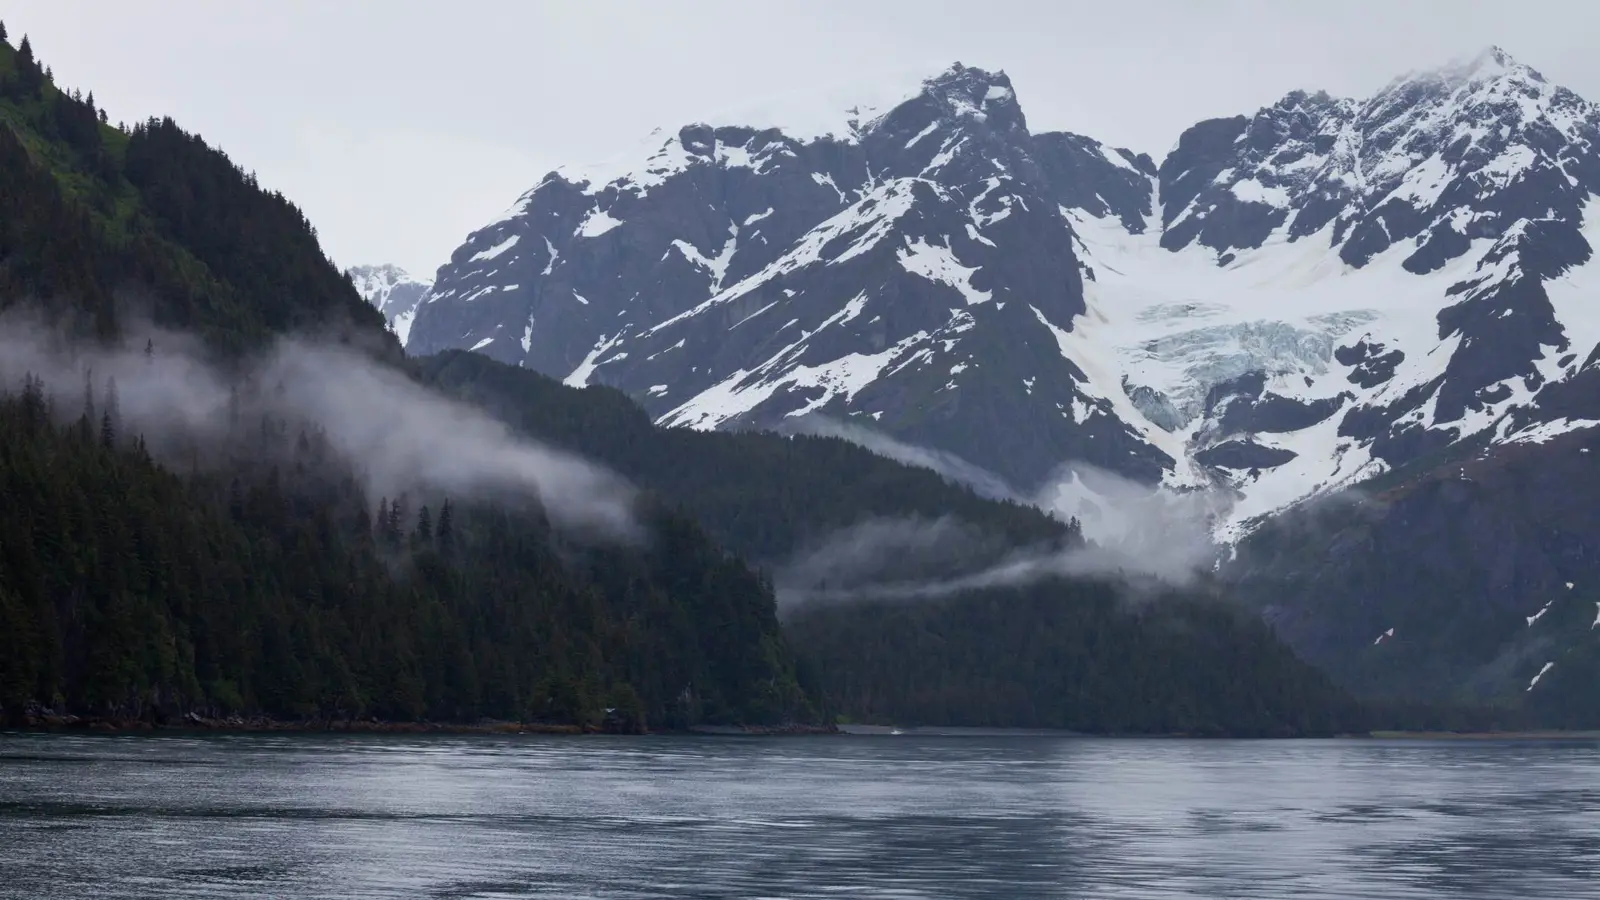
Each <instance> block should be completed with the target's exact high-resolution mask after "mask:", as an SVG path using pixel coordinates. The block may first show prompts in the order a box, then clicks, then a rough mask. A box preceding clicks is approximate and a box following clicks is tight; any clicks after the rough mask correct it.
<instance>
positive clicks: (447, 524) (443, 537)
mask: <svg viewBox="0 0 1600 900" xmlns="http://www.w3.org/2000/svg"><path fill="white" fill-rule="evenodd" d="M435 534H437V536H438V540H437V543H438V547H439V552H440V553H442V554H444V555H446V556H449V555H450V552H451V551H452V550H454V549H455V541H456V527H455V513H454V510H453V509H452V507H451V506H450V498H448V497H446V498H445V501H444V505H442V506H440V507H439V527H438V528H437V529H435Z"/></svg>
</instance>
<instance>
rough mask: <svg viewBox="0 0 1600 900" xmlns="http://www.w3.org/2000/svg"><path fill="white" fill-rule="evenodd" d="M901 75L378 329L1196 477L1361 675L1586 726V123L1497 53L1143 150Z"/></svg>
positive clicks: (976, 442)
mask: <svg viewBox="0 0 1600 900" xmlns="http://www.w3.org/2000/svg"><path fill="white" fill-rule="evenodd" d="M897 88H898V86H891V88H890V89H888V90H886V91H877V92H876V93H877V94H878V99H873V100H872V101H871V102H865V101H867V100H868V99H869V98H868V97H867V96H866V94H867V93H873V92H864V95H863V97H862V98H861V99H862V101H863V102H861V103H859V104H858V105H856V106H854V107H852V108H849V109H844V110H842V111H838V112H837V113H835V112H834V111H833V110H832V109H831V108H827V107H826V105H824V108H822V109H819V110H811V109H803V108H799V107H795V106H790V107H785V108H783V109H781V110H777V111H767V112H761V113H752V114H750V115H748V116H745V117H742V118H738V119H737V120H732V121H719V122H714V123H706V122H700V123H694V124H689V125H686V126H684V127H682V128H679V129H677V130H676V131H657V132H655V133H652V134H651V135H650V136H649V137H648V138H647V139H646V140H645V141H644V142H642V143H641V144H640V145H639V146H638V147H637V148H635V149H634V150H632V151H630V152H628V153H625V154H623V155H621V156H619V157H618V158H616V159H614V160H612V161H610V162H608V163H604V164H597V165H592V166H583V167H570V168H561V169H557V170H556V171H554V172H551V173H550V174H548V175H546V176H545V177H544V178H542V179H540V180H539V181H538V183H537V184H535V185H534V186H533V187H532V188H531V189H529V190H528V191H527V192H526V193H524V194H523V195H522V196H521V197H520V198H518V199H517V201H516V202H515V204H514V205H513V206H512V207H511V208H510V209H509V210H508V211H507V212H506V213H505V214H504V215H502V216H501V217H499V218H498V219H496V220H495V221H493V222H490V223H488V224H486V225H485V226H484V227H482V228H480V229H478V230H477V231H475V232H473V233H472V234H471V235H469V236H468V238H467V240H466V242H465V243H464V244H463V245H462V246H461V247H460V248H458V249H457V250H456V251H455V252H454V253H453V254H452V255H451V258H450V261H449V262H448V263H446V264H445V265H443V266H442V267H440V268H439V270H438V273H437V277H436V278H435V280H434V283H433V284H432V286H431V288H429V289H428V290H427V293H426V296H425V297H422V298H421V299H420V302H418V303H417V304H416V305H415V306H414V308H413V307H412V305H411V304H410V303H409V302H407V303H405V304H403V305H402V306H403V309H404V311H403V312H399V313H392V314H391V319H392V320H393V323H394V330H395V331H396V333H397V334H399V335H400V336H401V338H402V340H403V341H404V343H405V346H406V349H407V351H408V354H409V355H411V356H414V357H421V356H428V355H431V354H436V353H439V352H441V351H445V350H451V349H462V350H471V351H476V352H477V353H478V354H482V355H485V356H487V357H490V358H492V359H494V360H498V361H500V362H502V363H505V364H508V365H511V366H516V367H521V368H524V369H528V370H532V371H533V372H536V373H540V374H542V375H545V376H548V377H550V378H553V379H557V380H560V381H564V382H565V383H566V384H567V385H569V386H572V387H583V386H586V385H605V386H608V387H612V388H616V389H618V390H620V391H622V392H623V393H625V394H626V395H627V396H628V397H629V398H631V399H632V400H633V402H635V403H637V404H638V405H639V406H641V407H642V408H643V409H644V410H645V411H646V413H647V415H648V417H649V418H650V419H652V420H653V421H654V422H655V423H656V424H658V425H660V426H665V427H669V428H671V427H682V428H689V429H696V430H716V431H738V430H746V429H757V430H778V431H808V430H810V431H824V432H828V433H845V434H848V435H851V436H853V439H855V440H868V442H869V443H871V442H872V440H876V439H882V440H887V441H893V442H898V443H897V444H896V445H897V446H907V445H909V446H912V447H915V448H922V449H923V450H924V451H926V452H927V453H929V454H933V455H936V456H937V457H938V458H939V459H942V460H945V461H947V462H951V463H953V464H955V465H953V466H946V467H945V470H946V471H947V473H948V472H951V471H954V472H956V474H957V475H958V476H959V475H960V473H961V472H976V473H981V474H982V475H983V476H984V477H983V479H982V481H983V483H984V484H987V485H989V486H990V487H991V488H992V487H993V486H994V485H999V486H1000V487H999V489H998V490H988V491H986V493H989V494H991V495H993V494H1000V495H1002V496H1006V497H1010V498H1026V499H1028V500H1029V501H1030V502H1036V503H1038V504H1040V505H1042V506H1045V507H1046V508H1049V509H1052V510H1054V511H1058V512H1060V513H1063V514H1071V515H1078V516H1082V517H1083V519H1084V521H1085V527H1086V530H1087V531H1088V532H1089V533H1090V535H1091V536H1095V534H1096V528H1097V527H1099V526H1101V525H1102V524H1103V523H1102V521H1101V520H1102V518H1105V517H1107V516H1108V514H1110V513H1114V512H1116V507H1117V505H1118V503H1117V501H1116V500H1115V499H1114V498H1112V497H1111V496H1110V495H1109V494H1108V493H1107V492H1106V491H1105V490H1104V489H1103V486H1104V485H1105V484H1106V483H1107V481H1106V479H1105V477H1104V476H1103V475H1102V474H1100V473H1111V474H1112V475H1114V476H1117V478H1115V479H1113V481H1116V482H1123V481H1129V482H1132V483H1134V484H1136V485H1141V486H1143V489H1145V490H1148V491H1151V492H1156V493H1158V494H1160V495H1168V496H1189V497H1194V498H1200V499H1201V500H1202V502H1203V504H1204V506H1205V507H1206V509H1207V520H1206V525H1205V528H1206V530H1207V531H1208V532H1209V534H1210V536H1211V538H1212V539H1214V540H1215V542H1216V546H1217V548H1218V551H1219V552H1218V556H1217V562H1216V564H1215V566H1214V567H1212V568H1214V570H1215V571H1214V572H1213V573H1212V574H1213V575H1215V576H1217V577H1218V578H1219V579H1220V582H1221V583H1223V584H1227V585H1229V587H1228V590H1230V591H1232V592H1234V593H1235V594H1236V595H1237V596H1241V597H1244V598H1246V600H1247V602H1248V603H1249V604H1250V605H1252V606H1253V607H1255V608H1257V609H1259V610H1260V611H1261V612H1263V613H1264V614H1265V615H1266V616H1267V618H1268V620H1269V621H1271V622H1272V623H1273V624H1274V625H1275V626H1276V627H1277V629H1278V631H1279V633H1280V634H1281V635H1282V636H1284V637H1285V638H1287V639H1288V640H1289V641H1290V643H1291V644H1292V645H1293V646H1294V647H1295V648H1296V649H1297V650H1298V651H1299V652H1300V653H1301V654H1302V655H1304V656H1306V657H1307V658H1308V659H1310V660H1311V661H1312V662H1315V663H1317V664H1319V665H1321V666H1323V667H1325V668H1326V669H1327V670H1328V671H1329V672H1331V673H1332V674H1333V675H1334V676H1335V678H1336V679H1337V680H1338V681H1340V682H1342V683H1344V684H1345V685H1346V686H1348V687H1352V688H1354V689H1356V690H1358V691H1360V692H1361V693H1363V694H1366V695H1368V696H1378V697H1384V698H1388V699H1400V700H1411V699H1417V700H1426V701H1429V702H1437V701H1452V702H1455V701H1459V702H1471V703H1480V702H1486V701H1493V702H1501V701H1506V702H1511V703H1514V704H1520V703H1522V702H1523V700H1524V699H1525V698H1533V697H1535V696H1537V697H1539V698H1543V697H1544V696H1545V695H1549V697H1552V698H1557V697H1559V698H1562V699H1561V700H1560V702H1556V701H1555V700H1544V699H1539V700H1538V701H1537V702H1538V703H1545V704H1546V706H1545V707H1543V708H1544V710H1545V713H1547V715H1546V718H1547V719H1552V718H1553V719H1559V720H1561V721H1563V722H1569V723H1570V722H1576V721H1580V720H1582V721H1588V720H1589V719H1596V720H1597V721H1600V718H1596V717H1597V716H1600V693H1597V692H1596V690H1595V688H1594V684H1595V679H1594V677H1593V673H1594V671H1596V668H1597V667H1600V649H1597V644H1600V629H1597V628H1596V626H1595V624H1591V621H1592V620H1593V621H1596V622H1597V623H1600V620H1594V614H1595V611H1596V606H1595V604H1596V601H1597V599H1600V592H1596V591H1595V590H1594V586H1595V585H1600V563H1597V562H1596V559H1597V558H1600V557H1597V553H1596V550H1597V549H1600V547H1597V544H1600V520H1597V519H1596V517H1595V514H1594V513H1593V512H1591V511H1592V510H1594V509H1596V508H1597V502H1596V501H1600V497H1597V496H1595V495H1596V494H1597V493H1600V491H1597V489H1596V488H1594V487H1591V485H1596V484H1600V480H1596V479H1595V478H1594V477H1593V473H1592V471H1591V470H1590V469H1588V466H1589V465H1591V464H1592V463H1591V461H1590V457H1589V456H1588V455H1587V452H1588V447H1587V446H1586V445H1585V441H1586V440H1587V436H1588V433H1589V432H1588V429H1590V428H1592V427H1593V426H1595V425H1597V424H1600V382H1597V379H1600V366H1597V364H1600V310H1597V309H1596V308H1595V307H1594V303H1595V301H1596V300H1597V299H1600V297H1597V296H1596V293H1597V291H1600V271H1597V270H1596V266H1597V265H1600V264H1597V263H1595V262H1594V261H1593V251H1592V241H1593V240H1594V239H1595V238H1596V236H1597V235H1600V225H1597V221H1600V207H1596V206H1595V205H1594V204H1593V203H1592V200H1593V198H1594V197H1595V196H1596V195H1597V194H1600V107H1596V106H1595V105H1594V104H1592V103H1590V102H1588V101H1586V100H1584V99H1583V98H1581V97H1579V96H1577V95H1575V94H1574V93H1573V92H1571V91H1569V90H1567V89H1565V88H1563V87H1560V86H1558V85H1556V84H1553V83H1551V82H1550V81H1549V80H1547V79H1546V78H1545V77H1544V76H1543V75H1541V74H1540V73H1539V72H1537V71H1535V70H1534V69H1532V68H1530V67H1529V66H1527V65H1524V64H1522V63H1520V62H1518V61H1516V60H1514V59H1512V58H1511V57H1510V56H1509V55H1508V54H1506V53H1505V52H1504V51H1502V50H1500V49H1498V48H1490V49H1488V50H1486V51H1484V52H1483V53H1481V54H1479V55H1477V56H1476V57H1474V58H1471V59H1469V60H1465V61H1463V62H1459V63H1455V64H1451V65H1448V66H1445V67H1442V68H1438V69H1431V70H1426V71H1421V72H1415V73H1412V74H1408V75H1406V76H1403V77H1400V78H1398V79H1396V80H1394V81H1393V82H1392V83H1390V84H1389V85H1388V86H1387V87H1385V88H1383V89H1382V90H1380V91H1378V92H1377V93H1376V94H1374V95H1373V96H1371V97H1367V98H1360V99H1352V98H1339V97H1332V96H1329V95H1328V94H1326V93H1321V92H1318V93H1308V92H1305V91H1294V92H1292V93H1289V94H1287V95H1285V96H1284V97H1283V98H1282V99H1281V100H1279V101H1278V102H1277V103H1275V104H1273V105H1271V106H1269V107H1266V108H1263V109H1260V110H1257V111H1255V112H1253V113H1249V114H1244V115H1238V116H1234V117H1232V118H1226V119H1214V120H1209V121H1204V122H1200V123H1198V124H1196V125H1194V126H1193V127H1191V128H1189V129H1188V130H1187V131H1185V132H1184V133H1183V134H1182V136H1181V137H1180V139H1179V140H1178V141H1177V143H1176V145H1175V146H1174V147H1173V148H1172V149H1171V150H1170V151H1169V152H1168V153H1167V154H1166V155H1165V156H1164V157H1162V158H1160V159H1156V158H1153V157H1151V156H1150V155H1148V154H1147V153H1144V152H1139V151H1137V150H1129V149H1123V148H1114V147H1109V146H1105V145H1103V144H1101V143H1100V142H1099V141H1096V140H1095V139H1094V138H1092V137H1087V136H1082V135H1078V134H1072V133H1068V132H1035V131H1033V130H1030V128H1029V127H1028V124H1027V120H1026V118H1025V116H1024V112H1023V106H1022V104H1021V101H1020V99H1019V95H1018V93H1017V90H1016V88H1015V87H1014V86H1013V85H1012V83H1011V81H1010V79H1009V78H1008V77H1007V76H1006V75H1005V74H1004V73H1003V72H998V71H986V70H983V69H978V68H971V67H965V66H962V65H960V64H956V65H954V66H952V67H951V68H949V69H948V70H946V71H944V72H941V73H939V74H936V75H934V76H933V77H931V78H927V79H926V80H924V81H922V82H921V83H920V84H918V85H911V86H909V88H908V89H906V90H899V89H897ZM1030 89H1039V90H1047V89H1049V86H1048V85H1046V86H1030ZM393 283H395V279H394V278H388V279H385V278H374V277H372V276H370V275H363V276H362V284H364V285H371V287H369V288H367V289H366V290H367V296H368V297H369V299H373V300H374V302H381V301H379V297H380V295H382V296H392V291H390V288H389V287H388V285H391V284H393ZM863 434H865V435H868V436H869V438H870V440H869V439H864V438H863V437H862V435H863ZM1097 479H1098V480H1097ZM1374 479H1377V480H1376V481H1375V480H1374ZM966 480H968V481H969V483H971V484H972V485H973V486H974V487H978V488H980V489H982V488H983V484H979V483H978V481H975V480H973V479H966ZM1208 577H1210V576H1209V575H1208ZM1536 692H1539V693H1537V694H1536Z"/></svg>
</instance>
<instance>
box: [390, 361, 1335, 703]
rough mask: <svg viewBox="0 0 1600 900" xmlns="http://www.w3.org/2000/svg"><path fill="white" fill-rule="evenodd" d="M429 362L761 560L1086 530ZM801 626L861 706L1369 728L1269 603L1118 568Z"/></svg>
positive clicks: (816, 667)
mask: <svg viewBox="0 0 1600 900" xmlns="http://www.w3.org/2000/svg"><path fill="white" fill-rule="evenodd" d="M416 365H417V367H418V370H419V373H420V375H421V377H422V378H423V379H424V380H426V381H428V382H429V383H431V384H434V385H436V386H438V387H440V388H441V389H444V390H448V391H450V392H452V393H454V394H456V395H458V396H461V397H464V398H468V399H471V400H472V401H473V402H474V403H476V404H479V405H482V406H483V407H484V408H486V409H489V410H491V411H493V412H494V413H496V414H497V415H499V416H502V417H503V418H505V419H506V420H507V421H509V422H511V423H512V424H514V425H515V426H516V427H517V428H519V429H521V430H523V431H524V432H526V433H528V434H531V435H532V436H534V437H537V438H538V439H540V440H542V441H546V442H549V443H550V444H552V445H555V446H559V447H564V448H566V449H568V450H571V451H574V452H578V453H582V454H584V455H586V456H589V457H591V458H594V459H599V460H602V461H604V462H605V463H607V464H608V465H610V466H611V467H612V468H614V469H616V470H617V471H619V472H621V473H623V474H624V475H626V476H628V477H630V478H632V479H634V480H635V481H636V482H637V483H639V484H640V485H642V486H644V487H647V488H649V489H651V490H653V491H656V492H658V493H660V494H661V495H662V496H664V497H666V498H669V499H670V500H671V501H673V502H674V503H676V504H678V505H679V506H680V507H681V508H682V509H684V510H685V511H687V512H688V513H690V514H692V515H693V516H694V517H695V518H697V519H699V520H700V521H702V522H703V523H705V524H706V526H707V527H708V528H709V529H710V530H711V531H712V533H713V534H714V535H715V536H716V537H717V538H718V539H719V540H721V541H724V542H726V543H727V545H728V546H730V547H732V548H733V549H735V550H736V551H738V552H740V553H743V554H746V555H748V556H749V557H750V558H751V559H754V560H757V561H759V562H760V563H761V564H762V565H764V566H768V567H773V568H777V569H779V570H781V569H782V567H783V565H784V564H785V563H786V562H787V561H788V560H789V559H790V558H791V557H792V556H793V555H794V554H795V553H797V552H799V551H801V550H802V549H803V548H805V547H806V546H808V545H810V544H812V543H813V542H815V541H818V540H820V539H822V538H824V537H826V536H827V535H829V534H830V533H833V532H835V531H837V530H839V529H844V528H847V527H849V526H852V525H856V524H859V523H861V522H863V521H882V520H889V521H908V522H926V521H929V520H936V519H938V518H940V517H944V516H948V517H950V518H952V519H956V520H959V521H961V522H964V523H966V525H967V526H969V527H968V530H967V531H966V532H963V534H962V535H961V537H963V538H966V537H967V536H968V535H970V536H971V538H969V539H967V540H965V541H958V542H957V543H955V544H953V545H946V546H944V547H941V548H939V552H940V554H941V558H939V559H936V560H934V561H932V562H931V563H930V562H928V561H926V560H917V561H915V562H916V563H917V564H919V565H921V566H922V567H923V568H922V570H921V571H917V572H907V571H906V565H907V561H906V560H905V559H903V558H902V555H901V554H896V553H894V552H893V551H886V552H885V553H884V554H883V555H884V557H885V559H884V560H883V561H882V568H883V570H884V571H885V572H886V573H892V574H893V575H894V576H895V577H896V578H897V579H905V578H919V577H920V578H924V579H927V578H937V577H939V576H941V575H948V574H952V567H954V569H955V570H956V571H961V570H968V571H970V569H971V568H973V567H976V566H982V565H986V564H991V563H994V562H997V561H1000V560H1002V559H1004V558H1005V557H1006V554H1008V553H1010V552H1013V551H1016V550H1017V549H1018V548H1023V547H1026V548H1033V549H1037V548H1040V547H1041V546H1042V547H1044V548H1046V549H1047V550H1048V551H1050V552H1070V551H1071V548H1072V547H1074V546H1077V545H1081V543H1082V537H1081V535H1080V534H1079V533H1078V532H1077V531H1076V530H1075V529H1074V528H1072V527H1071V526H1070V525H1067V524H1063V523H1060V522H1057V521H1055V520H1053V519H1051V518H1049V517H1047V516H1045V515H1044V514H1043V513H1041V512H1039V511H1038V510H1036V509H1034V508H1032V507H1025V506H1020V505H1017V504H1008V503H996V502H993V501H989V500H984V499H981V498H979V497H978V496H976V495H975V494H973V493H972V492H971V491H970V490H968V489H966V488H964V487H959V486H956V485H952V484H949V483H947V482H945V481H944V480H943V479H942V478H941V477H940V476H938V475H936V474H935V473H933V472H931V471H928V470H925V469H918V468H912V467H909V466H905V465H902V464H900V463H897V462H893V461H891V460H888V459H885V458H883V457H880V456H877V455H874V454H872V453H870V452H868V451H867V450H865V449H863V448H861V447H858V446H856V445H854V444H850V443H848V442H845V441H843V440H839V439H837V438H821V437H805V436H793V437H788V436H780V435H777V434H772V433H766V432H740V433H728V432H698V431H686V430H681V429H660V428H655V427H653V426H652V425H651V423H650V421H649V419H648V418H647V417H646V416H645V415H644V413H643V412H642V411H641V410H640V409H639V408H638V407H636V406H635V405H633V404H632V403H631V402H630V401H629V400H628V399H627V398H626V397H625V396H623V395H622V394H621V393H619V392H617V391H614V390H611V389H609V388H604V387H597V386H591V387H588V388H584V389H582V390H575V389H573V388H569V387H566V386H564V385H562V384H560V383H558V382H556V381H554V380H552V379H549V378H546V377H544V376H542V375H538V374H536V373H533V372H530V371H528V370H525V369H518V368H513V367H511V366H507V365H504V364H501V363H498V362H495V361H493V360H491V359H488V358H487V357H484V356H480V355H477V354H472V353H465V352H461V351H449V352H445V353H441V354H438V355H436V356H432V357H427V358H424V359H422V360H419V361H417V363H416ZM979 538H982V540H979ZM944 556H955V557H965V558H964V559H957V560H955V561H953V562H952V561H951V560H949V559H945V558H942V557H944ZM930 567H937V571H932V570H930ZM785 627H786V630H787V631H788V634H789V637H790V641H791V642H792V644H793V645H794V647H795V650H796V652H797V653H798V654H799V655H800V657H801V662H802V665H803V666H804V669H805V671H806V672H807V673H808V674H809V675H810V676H811V678H813V679H815V682H816V683H818V684H820V685H822V686H823V687H824V689H825V691H824V693H825V695H826V697H827V699H828V702H829V703H830V704H831V706H832V707H833V708H834V710H835V711H836V712H838V713H840V714H842V715H844V716H845V717H847V718H853V719H857V720H864V721H888V722H901V723H913V722H914V723H925V724H946V725H951V724H958V725H984V726H1030V727H1050V728H1070V729H1077V730H1084V731H1095V732H1145V733H1150V732H1154V733H1171V732H1191V733H1229V734H1255V735H1265V734H1314V733H1335V732H1340V731H1349V730H1360V729H1361V728H1362V727H1363V723H1364V721H1365V720H1364V718H1363V716H1362V713H1361V711H1360V710H1359V709H1358V708H1357V707H1356V705H1355V704H1354V703H1353V702H1352V701H1351V700H1350V699H1349V698H1348V697H1347V696H1346V695H1345V694H1344V693H1343V692H1342V691H1340V690H1339V689H1337V688H1336V687H1334V686H1333V684H1332V683H1331V682H1329V681H1328V680H1327V679H1326V678H1325V677H1324V676H1323V675H1322V674H1321V673H1319V672H1317V671H1316V670H1314V669H1312V668H1311V667H1309V666H1307V665H1306V664H1305V663H1303V662H1301V661H1300V660H1299V659H1298V658H1296V657H1295V656H1294V654H1292V653H1291V652H1289V650H1288V649H1287V648H1286V647H1285V646H1284V645H1283V644H1281V643H1280V642H1278V640H1277V639H1276V638H1275V637H1273V635H1272V633H1271V631H1270V629H1268V628H1267V627H1266V626H1265V625H1264V624H1262V622H1261V621H1260V620H1259V619H1258V618H1256V617H1255V616H1253V615H1251V614H1249V613H1247V612H1245V611H1244V610H1242V609H1240V608H1238V607H1235V606H1232V605H1230V604H1228V603H1226V602H1224V601H1223V600H1221V599H1219V598H1218V597H1217V596H1216V595H1215V593H1214V592H1213V591H1211V590H1210V589H1206V588H1202V587H1195V588H1193V589H1190V590H1187V591H1179V590H1169V591H1166V592H1165V593H1163V594H1161V595H1159V596H1149V595H1145V594H1141V595H1137V596H1133V597H1130V596H1129V594H1128V591H1127V590H1126V589H1125V588H1122V587H1119V586H1117V585H1115V584H1113V583H1110V582H1104V581H1094V580H1088V579H1081V578H1073V579H1067V578H1051V579H1046V580H1041V581H1039V582H1037V583H1035V584H1032V585H1030V586H1027V587H1024V588H995V589H987V590H973V591H964V592H958V593H956V594H955V595H954V596H937V597H933V598H928V599H910V600H880V601H873V600H870V599H869V600H865V601H861V602H854V603H844V604H819V605H815V606H801V607H799V608H796V609H793V610H791V611H790V612H789V613H788V615H787V617H786V625H785Z"/></svg>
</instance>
